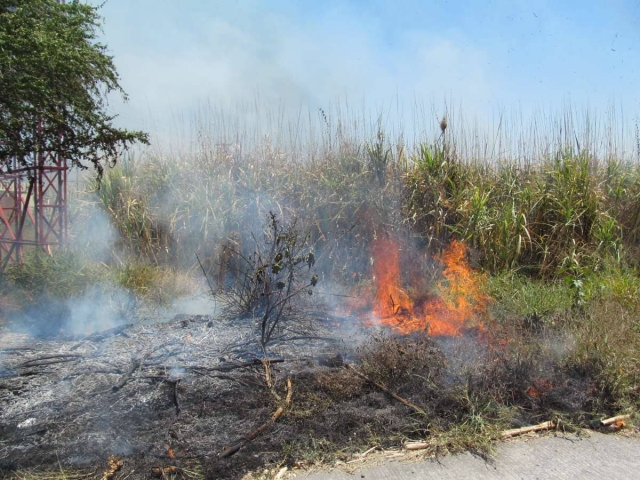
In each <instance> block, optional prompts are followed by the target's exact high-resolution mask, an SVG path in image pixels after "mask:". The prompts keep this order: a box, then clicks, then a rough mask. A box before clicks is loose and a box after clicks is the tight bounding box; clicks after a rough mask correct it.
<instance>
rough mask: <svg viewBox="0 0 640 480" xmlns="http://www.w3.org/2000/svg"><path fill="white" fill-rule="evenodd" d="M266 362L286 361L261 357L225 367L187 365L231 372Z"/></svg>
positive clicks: (194, 367) (199, 368)
mask: <svg viewBox="0 0 640 480" xmlns="http://www.w3.org/2000/svg"><path fill="white" fill-rule="evenodd" d="M264 362H267V363H269V364H271V363H282V362H284V358H265V359H261V358H255V359H253V360H250V361H248V362H243V363H231V362H229V365H225V366H223V367H198V366H193V367H185V368H186V369H187V370H204V371H207V372H230V371H231V370H236V369H238V368H247V367H256V366H259V365H264Z"/></svg>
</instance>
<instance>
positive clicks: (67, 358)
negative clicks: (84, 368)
mask: <svg viewBox="0 0 640 480" xmlns="http://www.w3.org/2000/svg"><path fill="white" fill-rule="evenodd" d="M79 358H82V355H79V354H77V353H63V354H59V355H47V356H44V357H38V358H32V359H31V360H27V361H26V362H22V363H21V364H19V365H16V367H15V368H30V367H42V366H45V365H54V364H56V363H65V362H73V361H75V360H78V359H79Z"/></svg>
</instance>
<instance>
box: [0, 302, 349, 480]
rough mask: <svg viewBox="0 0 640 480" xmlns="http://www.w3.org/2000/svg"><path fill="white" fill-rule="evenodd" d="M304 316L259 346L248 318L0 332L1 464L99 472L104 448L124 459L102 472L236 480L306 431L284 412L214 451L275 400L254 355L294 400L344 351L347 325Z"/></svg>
mask: <svg viewBox="0 0 640 480" xmlns="http://www.w3.org/2000/svg"><path fill="white" fill-rule="evenodd" d="M314 323H315V328H314V330H313V333H312V334H310V335H307V336H305V335H300V334H299V332H298V333H296V334H292V333H289V334H287V333H286V332H285V333H284V334H283V335H282V336H281V337H279V338H278V339H276V340H275V341H274V342H272V345H271V346H270V347H269V349H268V351H267V352H264V351H263V350H262V349H261V348H260V347H259V343H258V341H257V336H256V332H255V325H256V322H255V321H252V320H251V319H245V320H233V321H231V320H228V319H227V320H223V319H220V318H215V317H213V316H206V315H191V316H188V315H178V316H176V317H175V318H173V319H172V320H171V321H168V322H166V323H157V324H147V325H124V326H120V327H117V328H114V329H111V330H108V331H105V332H98V333H94V334H92V335H90V336H87V337H84V338H72V339H60V338H54V339H47V340H42V339H34V338H31V337H28V336H26V335H15V334H12V333H11V332H8V331H4V332H0V352H1V353H0V355H1V357H0V361H1V363H0V438H2V440H1V441H0V471H2V472H4V475H6V476H8V477H10V476H12V475H13V474H15V472H18V471H21V470H33V469H36V470H51V469H53V470H56V469H58V468H62V469H65V470H66V469H69V470H77V469H80V470H82V471H83V472H84V473H85V474H89V475H92V474H94V475H96V476H97V477H101V475H102V474H103V472H104V471H105V470H106V469H107V462H108V459H109V457H110V456H112V455H114V456H116V457H117V458H119V459H121V460H122V461H123V462H124V466H123V467H122V468H121V470H120V473H116V474H115V475H114V476H113V478H119V477H122V478H124V477H125V476H127V475H130V474H131V473H132V471H136V472H138V473H136V474H134V475H133V476H134V478H146V477H147V476H153V472H154V468H155V469H157V468H161V467H170V468H172V469H175V470H172V471H173V472H177V473H178V474H179V473H180V472H183V473H184V472H192V473H193V472H199V473H200V474H202V475H206V476H208V477H210V478H236V477H237V476H240V475H241V474H242V473H243V472H245V471H248V470H251V469H254V468H258V467H261V466H263V465H265V464H267V463H269V462H272V461H280V460H282V458H283V453H282V449H283V448H285V447H286V445H289V444H291V442H304V441H307V440H308V439H309V436H310V434H317V432H314V431H313V430H314V428H315V427H313V426H310V428H311V430H308V429H306V428H305V426H304V425H302V426H301V424H300V423H301V422H300V420H302V424H304V423H305V418H304V417H305V415H304V413H301V412H298V414H297V415H284V416H283V418H282V420H280V421H279V422H277V424H276V425H274V426H271V428H269V429H268V430H266V431H265V432H264V433H263V434H262V435H260V436H258V437H257V438H256V439H255V440H254V441H251V442H247V443H246V445H243V447H242V448H241V449H240V451H239V453H238V454H236V455H235V456H233V457H231V458H229V459H221V458H219V455H220V454H221V452H223V450H224V448H225V447H228V446H230V445H233V444H235V443H237V442H238V440H239V439H242V438H243V437H244V436H245V435H247V434H248V433H249V432H251V431H253V430H254V429H255V428H256V427H258V426H259V425H260V424H262V423H264V422H265V421H267V420H268V419H269V418H270V416H271V415H272V413H273V411H274V410H275V409H276V407H277V404H278V402H277V401H276V400H275V399H274V398H273V395H272V392H271V391H270V390H269V389H268V388H266V387H265V379H264V376H265V370H264V366H263V365H262V361H261V360H260V359H262V358H264V357H265V353H266V356H267V357H268V358H270V359H272V360H273V363H272V364H271V371H272V374H273V384H274V391H275V392H280V393H281V394H282V395H284V394H286V379H287V378H289V377H290V378H292V379H293V392H294V393H293V405H296V396H298V394H299V392H300V389H301V388H303V386H304V388H305V389H307V390H308V389H315V388H316V387H318V388H320V389H321V386H320V385H319V384H318V383H317V382H318V378H319V377H318V375H320V377H321V376H322V372H324V371H330V370H331V369H332V368H333V369H335V367H337V366H340V362H341V359H342V358H344V356H348V355H350V354H351V353H352V350H353V348H354V346H355V345H356V343H357V342H356V341H355V339H356V336H357V335H358V332H357V331H356V330H357V329H345V328H344V325H341V326H340V328H337V323H336V321H335V319H334V318H332V317H330V316H327V315H324V316H323V314H321V313H318V314H317V318H315V319H314ZM335 359H338V360H335ZM356 381H357V380H356ZM310 384H313V385H314V386H310ZM318 401H322V400H321V399H320V398H318ZM328 406H329V403H327V407H328ZM294 408H295V407H294ZM326 413H327V415H326V416H325V417H324V418H322V419H317V421H318V422H320V423H321V424H323V425H324V427H323V428H324V429H325V430H326V433H327V435H328V436H336V435H338V436H339V435H341V433H340V432H343V431H344V429H342V428H340V423H341V421H342V420H341V418H340V417H341V415H342V414H343V413H344V410H340V411H338V410H336V411H335V412H333V413H331V412H326ZM332 430H335V433H331V431H332ZM347 430H348V429H347ZM319 440H321V439H319ZM156 473H157V471H156ZM184 476H185V478H187V477H189V475H188V474H186V473H184Z"/></svg>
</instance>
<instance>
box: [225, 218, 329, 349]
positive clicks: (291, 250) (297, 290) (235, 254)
mask: <svg viewBox="0 0 640 480" xmlns="http://www.w3.org/2000/svg"><path fill="white" fill-rule="evenodd" d="M252 238H253V240H254V242H255V250H254V251H253V252H252V253H250V254H249V255H245V254H244V253H243V252H241V251H239V250H235V249H234V248H233V247H232V246H229V247H227V249H228V254H227V255H226V257H227V259H228V260H229V261H228V263H227V265H225V269H228V268H230V265H232V267H231V268H232V271H231V272H227V274H229V273H230V274H231V277H229V276H228V275H227V279H229V278H231V280H232V282H231V283H230V285H228V286H225V285H224V284H223V285H219V288H218V290H217V292H216V297H217V298H218V299H219V300H220V301H221V303H222V304H223V306H224V307H225V310H226V312H227V314H231V315H235V316H250V317H252V318H257V319H259V329H260V343H261V345H262V346H265V345H266V344H267V343H269V341H270V340H271V339H272V337H273V335H274V333H275V332H276V331H277V330H278V329H279V328H280V327H281V326H282V322H283V321H284V320H285V319H286V320H293V319H294V318H295V317H296V315H295V314H296V313H299V312H296V307H299V305H300V302H299V301H297V302H296V300H300V297H301V296H302V295H304V294H308V295H311V294H312V293H313V288H314V287H315V286H316V284H317V282H318V276H317V275H316V274H315V273H313V272H311V269H312V268H313V266H314V264H315V256H314V254H313V251H312V249H311V247H310V246H309V244H308V241H307V240H308V236H307V235H306V234H304V233H303V232H302V230H301V229H300V228H299V226H298V222H297V220H295V219H294V220H292V221H291V222H285V223H283V222H281V221H280V220H279V219H278V218H277V216H276V215H275V214H274V213H273V212H269V214H268V216H267V223H266V227H265V231H264V234H263V237H262V238H256V237H255V236H253V235H252ZM231 260H233V261H231ZM298 318H299V317H298Z"/></svg>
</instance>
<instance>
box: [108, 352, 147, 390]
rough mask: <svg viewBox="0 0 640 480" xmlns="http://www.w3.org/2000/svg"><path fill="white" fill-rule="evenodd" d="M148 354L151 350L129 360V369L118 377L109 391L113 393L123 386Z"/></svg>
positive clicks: (140, 366)
mask: <svg viewBox="0 0 640 480" xmlns="http://www.w3.org/2000/svg"><path fill="white" fill-rule="evenodd" d="M149 355H151V352H147V353H145V354H144V355H142V357H138V358H134V359H133V360H132V361H131V365H130V366H129V369H128V370H127V371H126V372H125V373H124V374H123V375H122V377H120V380H119V381H118V383H117V384H115V385H114V386H113V387H111V391H112V392H113V393H115V392H117V391H118V390H120V389H121V388H122V387H124V386H125V385H126V384H127V382H128V381H129V380H130V379H131V376H132V375H133V374H134V372H135V371H136V370H137V369H139V368H142V364H143V362H144V361H145V360H146V358H147V357H148V356H149Z"/></svg>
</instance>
